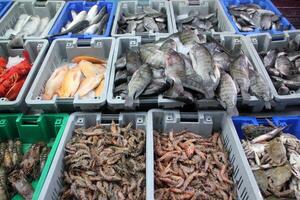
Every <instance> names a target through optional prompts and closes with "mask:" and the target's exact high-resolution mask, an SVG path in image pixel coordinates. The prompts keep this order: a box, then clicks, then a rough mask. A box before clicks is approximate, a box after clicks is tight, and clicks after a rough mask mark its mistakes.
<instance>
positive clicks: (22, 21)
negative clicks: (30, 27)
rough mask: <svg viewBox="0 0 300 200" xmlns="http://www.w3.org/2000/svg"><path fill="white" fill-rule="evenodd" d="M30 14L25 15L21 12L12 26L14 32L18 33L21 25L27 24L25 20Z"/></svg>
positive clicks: (28, 18) (21, 27) (27, 19)
mask: <svg viewBox="0 0 300 200" xmlns="http://www.w3.org/2000/svg"><path fill="white" fill-rule="evenodd" d="M30 18H31V16H30V15H27V14H21V15H20V17H19V19H18V21H17V23H16V24H15V26H14V28H13V29H14V31H15V33H16V34H18V33H19V32H20V31H21V30H22V29H23V27H24V26H25V24H27V22H28V21H29V20H30Z"/></svg>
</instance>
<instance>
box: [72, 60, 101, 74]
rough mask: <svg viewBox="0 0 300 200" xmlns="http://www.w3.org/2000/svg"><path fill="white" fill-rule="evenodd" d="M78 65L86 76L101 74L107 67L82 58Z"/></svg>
mask: <svg viewBox="0 0 300 200" xmlns="http://www.w3.org/2000/svg"><path fill="white" fill-rule="evenodd" d="M78 67H79V68H80V70H81V71H82V73H83V75H84V76H85V77H94V76H99V75H102V74H104V73H105V70H106V69H105V67H104V66H103V65H99V66H98V65H96V64H93V63H91V62H89V61H86V60H82V61H80V62H79V63H78Z"/></svg>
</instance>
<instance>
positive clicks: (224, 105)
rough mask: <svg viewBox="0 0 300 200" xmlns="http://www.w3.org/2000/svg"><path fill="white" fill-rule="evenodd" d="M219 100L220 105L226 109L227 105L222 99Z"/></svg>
mask: <svg viewBox="0 0 300 200" xmlns="http://www.w3.org/2000/svg"><path fill="white" fill-rule="evenodd" d="M217 100H218V101H219V103H220V104H221V106H222V107H223V108H224V109H226V108H227V105H226V104H225V103H224V101H222V100H221V99H219V98H217Z"/></svg>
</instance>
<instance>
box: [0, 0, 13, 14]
mask: <svg viewBox="0 0 300 200" xmlns="http://www.w3.org/2000/svg"><path fill="white" fill-rule="evenodd" d="M12 4H13V1H11V0H2V1H0V18H1V17H3V15H5V13H6V11H7V10H8V9H9V8H10V6H11V5H12Z"/></svg>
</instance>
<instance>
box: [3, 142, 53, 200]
mask: <svg viewBox="0 0 300 200" xmlns="http://www.w3.org/2000/svg"><path fill="white" fill-rule="evenodd" d="M49 151H50V148H49V147H47V145H46V144H44V143H36V144H33V145H31V146H30V148H29V150H28V152H27V153H25V155H23V153H22V143H21V142H20V140H16V141H13V140H9V141H8V142H2V143H0V160H1V164H0V197H1V199H3V200H8V199H12V198H13V197H14V195H16V192H17V193H18V194H19V195H21V196H22V197H23V198H24V199H25V200H31V199H32V196H33V192H34V190H33V188H32V186H31V184H30V182H32V181H33V180H36V179H37V178H38V177H39V176H40V174H41V172H42V170H43V168H44V166H45V163H46V160H47V157H48V153H49Z"/></svg>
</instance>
